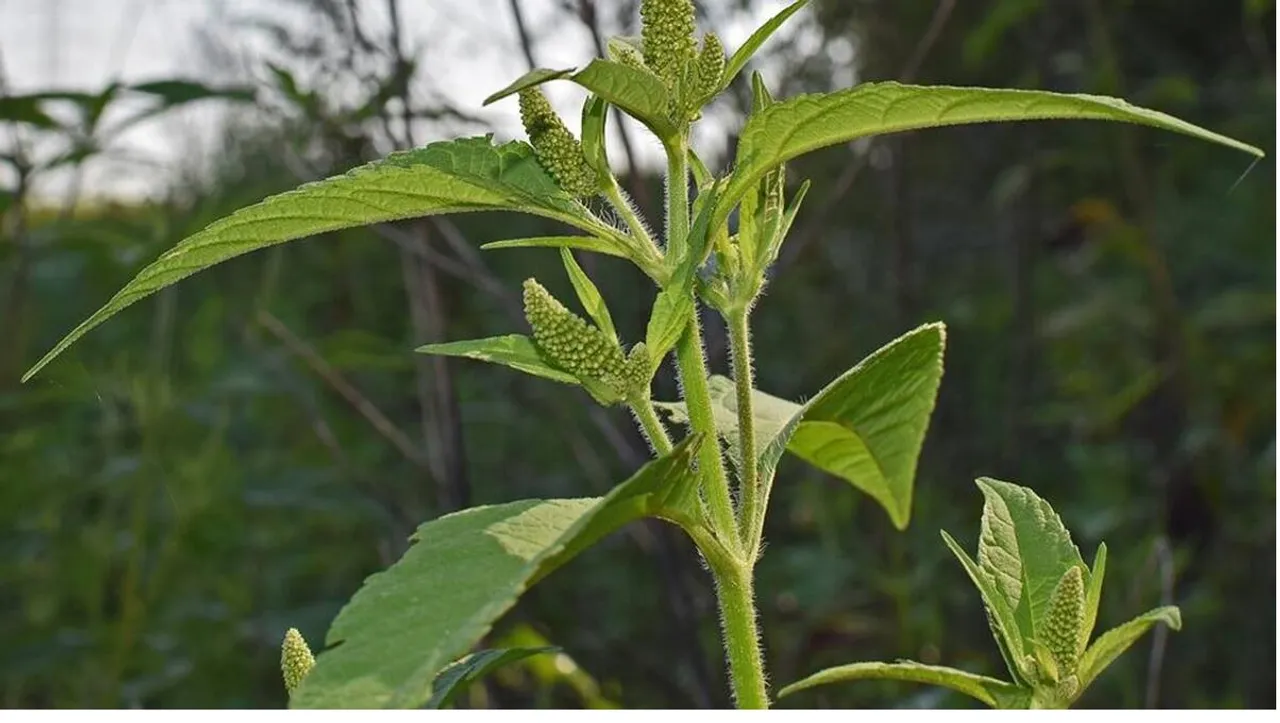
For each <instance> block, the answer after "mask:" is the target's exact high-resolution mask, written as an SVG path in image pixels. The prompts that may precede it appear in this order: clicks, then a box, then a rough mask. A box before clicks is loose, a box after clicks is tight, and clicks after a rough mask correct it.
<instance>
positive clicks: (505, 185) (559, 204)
mask: <svg viewBox="0 0 1280 723" xmlns="http://www.w3.org/2000/svg"><path fill="white" fill-rule="evenodd" d="M463 211H522V212H525V213H531V214H535V215H539V216H545V217H548V218H552V219H556V220H559V221H562V222H564V223H567V224H570V225H573V226H577V227H578V228H581V229H583V230H586V231H587V232H588V233H596V234H604V235H610V234H614V235H616V233H617V232H616V230H614V229H611V228H610V227H607V226H605V225H604V224H603V223H601V222H600V221H599V220H598V219H595V218H594V217H593V216H591V215H590V214H589V213H588V212H587V211H586V210H585V209H584V208H583V207H582V206H581V205H580V204H578V203H576V202H575V201H574V200H573V199H572V198H570V197H569V196H568V195H566V194H565V193H564V192H563V191H561V190H560V188H559V187H558V186H557V185H556V183H555V181H554V180H552V179H551V177H550V176H548V175H547V174H546V172H545V171H543V170H542V167H541V166H539V165H538V162H537V160H536V159H535V158H534V155H533V149H532V148H530V147H529V145H528V144H526V143H519V142H512V143H506V144H503V145H500V146H494V145H493V143H492V141H491V140H490V138H488V137H477V138H467V139H463V140H457V141H445V142H441V143H432V144H430V145H428V146H425V147H423V148H418V149H414V150H412V151H405V152H402V153H394V154H392V155H390V156H387V157H386V158H384V159H382V160H380V161H376V162H374V163H370V164H367V165H364V166H361V167H359V168H357V169H355V170H352V171H350V172H348V173H346V174H343V175H340V176H334V177H332V178H328V179H326V180H323V181H317V182H315V183H309V184H306V185H304V186H301V187H299V188H297V189H295V190H293V191H289V192H287V193H282V194H279V195H277V196H272V197H270V198H268V199H266V200H265V201H262V202H261V203H258V204H256V205H253V206H250V207H248V208H244V209H241V210H239V211H237V212H236V213H234V214H232V215H230V216H228V217H226V218H223V219H221V220H219V221H216V222H214V223H213V224H210V225H209V226H207V227H205V228H204V229H203V230H202V231H200V232H198V233H196V234H195V235H194V236H190V237H188V238H186V239H185V240H183V241H181V242H180V243H178V245H176V246H174V247H173V248H172V249H169V250H168V251H166V252H165V253H163V254H161V255H160V258H159V259H157V260H156V261H154V262H153V263H151V264H150V265H149V266H147V267H146V268H144V269H143V270H142V271H140V272H139V273H138V275H137V276H135V277H134V279H133V280H132V281H130V282H129V283H128V284H127V285H126V286H125V287H124V288H123V289H122V290H120V291H119V292H118V293H117V294H116V295H115V296H113V297H112V298H111V299H110V300H109V301H108V302H107V303H106V305H104V306H103V307H102V308H101V309H98V311H96V312H94V314H93V315H92V316H90V317H89V318H88V319H86V320H85V321H84V322H82V323H81V324H80V325H79V326H77V327H76V328H75V329H73V330H72V331H71V333H70V334H68V335H67V336H66V337H65V338H64V339H63V340H62V341H60V342H58V344H57V345H56V346H55V347H54V348H53V350H52V351H50V352H49V353H48V354H46V355H45V356H44V358H42V359H41V360H40V361H39V362H37V363H36V365H35V366H34V367H32V368H31V370H30V371H28V372H27V373H26V375H24V376H23V380H24V381H25V380H27V379H30V378H31V377H32V376H33V375H35V373H36V372H38V371H40V369H41V368H43V367H44V366H45V365H46V364H48V363H49V362H50V361H52V360H53V359H54V358H55V357H57V356H58V355H59V354H60V353H62V351H63V350H65V349H66V348H67V347H68V346H70V345H71V344H72V343H74V342H75V341H76V340H77V339H79V338H80V337H81V336H83V335H84V334H85V333H87V332H88V331H89V330H90V329H92V328H94V327H95V326H97V325H98V324H101V323H102V322H104V321H106V320H107V319H109V318H110V317H112V316H114V315H115V314H116V313H118V312H119V311H121V310H122V309H124V308H126V307H128V306H129V305H131V304H133V303H134V302H137V301H139V300H141V299H143V298H145V297H147V296H149V295H151V294H153V293H155V292H157V291H159V290H160V289H163V288H165V287H166V286H169V285H170V284H173V283H175V282H177V281H179V280H181V279H184V278H186V277H187V276H190V275H191V274H194V273H196V272H197V271H201V270H203V269H205V268H208V267H210V266H213V265H214V264H218V263H221V262H223V261H226V260H228V259H231V258H234V257H236V256H240V255H241V254H246V253H249V252H250V251H256V250H258V249H261V248H264V247H267V246H272V245H274V244H279V243H283V242H285V241H292V240H294V239H298V238H303V237H306V236H312V235H315V234H318V233H324V232H327V231H334V230H337V229H343V228H350V227H353V226H363V225H367V224H372V223H380V222H385V221H394V220H399V219H405V218H413V217H416V216H426V215H430V214H440V213H455V212H463Z"/></svg>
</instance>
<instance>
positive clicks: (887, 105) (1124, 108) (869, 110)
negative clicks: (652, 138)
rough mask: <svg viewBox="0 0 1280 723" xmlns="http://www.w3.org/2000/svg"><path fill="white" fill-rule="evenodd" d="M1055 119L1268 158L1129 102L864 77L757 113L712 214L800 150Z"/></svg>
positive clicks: (723, 214) (722, 214)
mask: <svg viewBox="0 0 1280 723" xmlns="http://www.w3.org/2000/svg"><path fill="white" fill-rule="evenodd" d="M1051 119H1078V120H1105V121H1118V122H1124V123H1136V124H1140V125H1148V126H1153V127H1156V128H1162V129H1165V130H1169V131H1174V132H1176V133H1183V134H1185V135H1189V136H1193V137H1195V138H1200V139H1202V140H1207V141H1211V142H1214V143H1220V144H1222V145H1225V146H1228V147H1230V148H1235V149H1237V150H1241V151H1245V152H1247V153H1251V154H1253V155H1255V156H1262V155H1263V152H1262V150H1260V149H1258V148H1256V147H1254V146H1251V145H1249V144H1247V143H1241V142H1240V141H1237V140H1234V139H1231V138H1228V137H1226V136H1223V135H1219V134H1217V133H1213V132H1211V131H1208V130H1205V129H1203V128H1200V127H1198V126H1195V125H1192V124H1191V123H1187V122H1185V121H1182V120H1179V119H1177V118H1174V117H1173V116H1169V115H1165V114H1164V113H1159V112H1157V111H1153V110H1147V109H1145V108H1139V107H1138V106H1134V105H1130V104H1129V103H1126V102H1125V101H1123V100H1119V99H1116V98H1107V97H1104V96H1096V95H1070V94H1063V93H1050V92H1047V91H1037V90H1012V89H1000V88H955V87H949V86H917V85H903V84H901V83H895V82H886V83H866V84H863V85H860V86H858V87H856V88H851V89H848V90H841V91H836V92H833V93H816V94H812V95H801V96H797V97H795V98H789V99H787V100H785V101H782V102H780V103H777V104H775V105H772V106H770V107H769V108H767V109H765V110H763V111H762V112H760V113H758V114H754V115H752V117H751V118H750V119H749V120H748V121H747V123H746V126H745V127H744V128H743V130H742V135H741V136H740V138H739V141H738V152H737V160H736V162H735V164H734V169H735V170H734V174H733V180H732V182H731V183H730V184H729V186H728V187H727V188H726V190H725V193H724V195H723V196H722V197H721V198H720V204H719V209H718V210H717V213H716V217H715V219H713V222H714V225H715V226H716V227H717V228H718V227H719V226H720V225H721V224H723V223H724V222H725V220H726V219H728V217H729V214H730V212H731V211H732V210H733V207H734V206H735V205H737V203H738V201H739V200H741V198H742V197H743V195H744V194H746V193H747V191H748V190H749V189H751V188H752V186H753V185H754V184H755V183H756V182H758V181H759V180H760V179H761V178H762V177H763V176H764V174H765V173H767V172H769V171H770V170H771V169H774V168H776V167H777V166H778V165H779V164H781V163H784V162H786V161H788V160H790V159H792V158H795V157H797V156H801V155H804V154H805V153H808V152H809V151H814V150H817V149H819V148H824V147H827V146H832V145H838V144H842V143H848V142H849V141H853V140H856V139H858V138H864V137H866V136H872V135H878V134H883V133H897V132H900V131H909V130H917V129H921V128H934V127H939V126H952V125H962V124H968V123H986V122H992V121H1030V120H1051Z"/></svg>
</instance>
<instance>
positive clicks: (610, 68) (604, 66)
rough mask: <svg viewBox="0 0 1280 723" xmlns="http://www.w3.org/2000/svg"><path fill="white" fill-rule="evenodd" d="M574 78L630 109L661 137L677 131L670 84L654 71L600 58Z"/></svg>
mask: <svg viewBox="0 0 1280 723" xmlns="http://www.w3.org/2000/svg"><path fill="white" fill-rule="evenodd" d="M570 80H572V81H573V82H575V83H577V84H578V85H581V86H582V87H583V88H586V89H587V90H589V91H591V92H592V93H595V94H596V95H598V96H600V97H601V98H603V99H604V100H606V101H608V102H609V103H611V104H613V105H616V106H618V107H619V108H621V109H622V110H624V111H626V112H627V114H628V115H630V116H631V117H633V118H635V119H636V120H638V121H640V122H641V123H643V124H645V125H646V126H648V127H649V129H650V130H652V131H653V132H654V134H655V135H657V136H658V137H659V138H668V137H670V136H671V135H672V134H673V133H674V132H675V125H674V124H673V123H672V122H671V118H670V117H669V115H668V112H667V111H668V108H669V105H670V98H669V96H668V94H667V88H666V86H664V85H663V84H662V81H661V80H659V79H658V77H657V76H655V75H653V74H652V73H646V72H644V71H643V70H640V69H637V68H632V67H630V66H627V65H623V64H621V63H615V62H613V61H611V60H601V59H599V58H596V59H595V60H592V61H591V63H590V64H589V65H587V67H585V68H583V69H582V70H580V71H578V72H577V73H574V74H573V76H572V77H571V78H570Z"/></svg>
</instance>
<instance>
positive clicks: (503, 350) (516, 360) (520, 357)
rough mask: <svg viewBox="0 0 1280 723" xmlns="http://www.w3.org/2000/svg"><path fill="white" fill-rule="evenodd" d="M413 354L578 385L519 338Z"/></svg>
mask: <svg viewBox="0 0 1280 723" xmlns="http://www.w3.org/2000/svg"><path fill="white" fill-rule="evenodd" d="M415 351H417V352H418V353H419V354H435V355H437V356H458V357H465V358H467V359H478V360H480V361H486V362H491V363H493V364H501V365H503V366H508V367H511V368H512V369H516V370H519V371H522V372H524V373H525V374H532V375H533V376H535V377H542V378H543V379H550V380H552V381H556V382H560V383H562V384H573V385H574V386H577V385H578V384H579V381H578V378H577V377H575V376H574V375H572V374H570V373H568V372H563V371H560V370H559V369H556V368H555V367H553V366H551V363H550V362H548V361H547V360H546V359H545V358H544V357H543V356H542V352H540V351H538V347H537V345H536V344H534V343H533V340H532V339H530V338H529V337H527V336H521V335H520V334H508V335H507V336H492V337H489V338H487V339H471V340H468V341H452V342H448V343H444V344H427V345H426V346H420V347H418V348H417V349H416V350H415Z"/></svg>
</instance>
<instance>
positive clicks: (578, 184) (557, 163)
mask: <svg viewBox="0 0 1280 723" xmlns="http://www.w3.org/2000/svg"><path fill="white" fill-rule="evenodd" d="M520 120H521V122H523V123H524V130H525V133H527V134H528V135H529V143H530V144H532V145H533V150H534V153H535V154H536V155H537V157H538V164H539V165H541V166H542V168H543V170H545V171H546V172H547V173H549V174H551V177H552V178H554V179H555V180H556V183H558V184H559V185H560V187H561V188H563V189H564V190H565V191H567V192H568V193H570V194H572V195H574V196H576V197H579V198H581V197H585V196H594V195H596V193H597V192H598V190H599V189H598V184H597V180H596V174H595V171H593V170H592V169H591V165H590V164H589V163H587V156H586V154H584V153H583V152H582V144H581V143H579V142H578V139H577V138H574V137H573V134H572V133H570V132H569V129H568V128H566V127H565V125H564V121H562V120H560V116H558V115H556V113H555V111H554V110H552V108H551V104H550V103H549V102H547V98H546V96H544V95H543V94H542V91H540V90H538V89H537V88H526V89H525V90H522V91H520Z"/></svg>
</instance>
